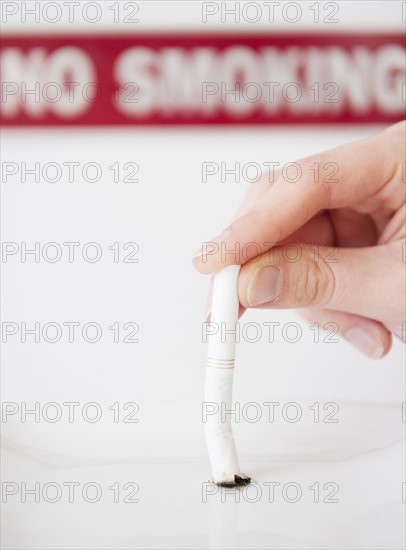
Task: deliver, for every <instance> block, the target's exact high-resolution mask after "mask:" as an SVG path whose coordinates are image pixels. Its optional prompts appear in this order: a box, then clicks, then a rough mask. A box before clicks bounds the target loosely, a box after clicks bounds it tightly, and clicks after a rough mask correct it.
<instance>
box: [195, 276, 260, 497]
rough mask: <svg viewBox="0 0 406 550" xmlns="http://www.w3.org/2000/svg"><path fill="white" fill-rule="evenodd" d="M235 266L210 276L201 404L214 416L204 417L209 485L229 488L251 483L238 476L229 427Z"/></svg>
mask: <svg viewBox="0 0 406 550" xmlns="http://www.w3.org/2000/svg"><path fill="white" fill-rule="evenodd" d="M239 272H240V266H239V265H231V266H228V267H225V268H224V269H222V270H221V271H219V272H218V273H216V275H215V276H214V282H213V299H212V308H211V315H210V324H209V325H210V326H209V327H208V328H209V331H208V344H209V346H208V357H207V369H206V387H205V403H206V407H207V406H208V405H213V410H215V411H217V412H216V414H210V415H207V418H206V422H205V435H206V442H207V447H208V451H209V457H210V462H211V467H212V472H213V481H214V482H215V483H217V484H219V485H223V486H227V487H233V486H235V485H245V484H248V483H249V482H250V481H251V480H250V478H249V477H248V476H246V475H245V474H243V473H241V470H240V465H239V463H238V457H237V450H236V447H235V443H234V436H233V431H232V427H231V419H230V416H231V415H230V414H225V415H224V414H221V411H222V410H223V411H229V410H230V409H231V408H232V394H233V375H234V360H235V345H236V332H234V334H233V331H236V328H237V322H238V309H239V300H238V292H237V282H238V274H239Z"/></svg>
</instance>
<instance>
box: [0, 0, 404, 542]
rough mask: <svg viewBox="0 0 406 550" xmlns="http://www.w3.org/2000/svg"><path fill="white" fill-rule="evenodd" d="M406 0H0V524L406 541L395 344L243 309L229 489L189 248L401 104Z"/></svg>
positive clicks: (90, 535) (24, 531) (26, 531)
mask: <svg viewBox="0 0 406 550" xmlns="http://www.w3.org/2000/svg"><path fill="white" fill-rule="evenodd" d="M404 8H405V3H404V2H400V1H395V2H392V1H387V2H370V1H362V2H353V1H345V2H300V3H299V2H198V1H196V2H195V1H192V2H185V1H180V2H173V1H168V2H156V1H150V2H110V1H99V2H82V1H80V2H79V1H77V2H70V1H67V2H46V1H41V2H3V3H2V31H3V37H2V45H1V67H2V102H1V113H2V128H1V133H2V139H1V153H2V181H1V193H2V212H1V213H2V217H1V233H2V264H1V267H2V280H3V292H2V370H1V377H2V422H1V430H2V479H3V481H2V510H3V513H2V521H3V525H2V538H3V541H2V543H3V547H4V548H10V549H11V548H13V549H22V548H24V549H28V548H32V549H34V548H36V549H38V548H41V549H45V548H64V549H65V548H66V549H68V548H69V549H70V548H78V549H79V548H80V549H83V548H89V549H90V548H92V549H96V548H97V549H99V548H109V549H110V548H111V549H113V548H290V549H293V548H295V549H299V548H300V549H302V548H309V549H310V548H340V549H341V548H348V549H350V548H351V549H358V548H369V549H371V548H374V549H375V548H376V549H378V548H379V549H381V548H388V549H389V548H390V549H395V548H396V549H397V548H403V547H404V542H405V540H404V533H405V523H404V505H405V500H406V499H405V493H406V492H405V471H404V432H405V410H404V405H403V404H404V402H405V378H404V348H403V344H402V343H401V342H400V341H395V342H394V345H393V349H392V350H391V352H390V353H389V355H388V356H387V357H386V358H385V359H383V360H380V361H373V360H369V359H368V358H365V357H364V356H362V355H361V354H360V353H359V352H358V351H356V350H355V349H354V348H352V347H350V346H349V345H348V344H347V343H346V342H344V341H342V340H341V339H340V338H339V334H338V335H336V334H331V331H327V332H325V331H323V330H322V329H323V327H319V328H320V330H318V328H317V327H313V328H310V327H309V325H308V324H307V323H306V322H304V321H303V320H302V319H301V318H300V317H299V316H298V315H297V314H296V313H294V312H291V311H272V312H266V311H248V312H247V313H246V314H245V315H244V317H243V319H242V324H243V326H245V327H246V332H245V333H244V334H245V337H243V338H242V340H241V342H240V343H239V345H238V357H237V369H236V375H235V393H234V398H235V401H236V411H235V415H234V416H235V420H236V425H235V435H236V440H237V445H238V448H239V452H240V455H241V462H242V466H243V469H244V471H246V472H247V473H248V474H250V475H252V477H253V479H254V484H253V486H252V487H251V489H246V490H245V492H241V493H238V494H234V493H233V494H231V495H230V494H225V493H224V492H222V491H220V490H218V489H217V488H216V487H215V486H213V485H211V484H210V475H211V474H210V466H209V462H208V457H207V452H206V448H205V442H204V437H203V423H202V400H203V385H204V374H205V354H206V343H205V341H204V332H203V328H202V321H203V315H204V308H205V301H206V295H207V290H208V286H209V280H208V278H207V277H204V276H202V275H199V274H198V273H196V272H195V271H194V270H193V268H192V266H191V257H192V256H193V254H194V252H195V250H196V249H197V248H198V247H199V246H200V245H201V243H202V241H206V240H209V239H210V238H211V237H212V236H213V235H216V234H218V233H219V232H220V231H221V230H222V229H223V228H224V227H225V225H226V224H227V223H228V222H229V220H230V218H231V217H232V215H233V212H234V211H235V210H236V208H237V206H238V205H239V203H240V201H241V199H242V197H243V195H244V192H245V190H246V188H247V185H249V183H250V181H253V180H254V179H255V177H256V176H257V175H258V174H259V173H260V172H261V171H265V170H266V169H267V168H266V167H267V166H269V163H275V164H274V165H275V166H276V165H277V166H279V167H283V166H285V165H286V163H288V162H291V161H294V160H295V159H297V158H300V157H303V156H306V155H309V154H312V153H315V152H317V151H320V150H324V149H327V148H330V147H335V146H337V145H340V144H342V143H346V142H349V141H352V140H356V139H360V138H363V137H367V136H370V135H373V134H375V133H377V132H379V131H381V130H382V129H383V128H385V127H386V126H388V125H389V124H390V123H392V122H396V121H398V120H401V119H403V118H404V115H405V55H404V50H405V21H406V19H405V9H404ZM266 82H273V83H276V84H275V86H273V87H272V86H271V85H265V84H264V83H266ZM292 83H293V84H292ZM271 89H272V90H273V91H274V92H275V95H274V96H272V99H271V98H270V95H269V93H270V90H271ZM230 90H234V91H235V93H234V94H232V93H228V92H229V91H230ZM402 94H403V95H402ZM332 160H334V159H332ZM276 163H279V164H276ZM270 321H271V322H275V323H278V324H275V329H274V334H273V337H271V335H270V334H269V330H268V328H267V325H265V324H264V323H269V322H270ZM248 324H250V325H249V326H250V327H251V328H249V326H248ZM327 328H329V327H327ZM249 331H251V332H249ZM270 403H273V405H270ZM30 411H31V412H30ZM270 484H271V485H270ZM272 484H274V485H272ZM270 487H274V488H275V491H274V493H273V494H271V492H270ZM136 501H137V502H136Z"/></svg>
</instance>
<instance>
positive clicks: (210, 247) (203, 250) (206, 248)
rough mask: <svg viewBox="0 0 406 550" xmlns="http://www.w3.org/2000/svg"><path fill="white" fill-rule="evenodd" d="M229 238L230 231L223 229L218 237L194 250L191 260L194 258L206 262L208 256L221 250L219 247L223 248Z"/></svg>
mask: <svg viewBox="0 0 406 550" xmlns="http://www.w3.org/2000/svg"><path fill="white" fill-rule="evenodd" d="M229 236H230V229H228V228H227V229H225V230H224V231H223V232H222V233H220V235H217V237H214V239H211V240H210V241H205V242H204V243H203V244H202V246H201V247H200V248H199V249H198V250H196V252H195V254H194V256H193V258H192V259H193V260H194V259H195V258H201V259H202V261H204V262H205V261H206V260H207V257H208V256H212V255H213V254H216V253H217V252H219V251H220V250H221V248H220V247H221V246H224V245H223V243H224V241H225V240H226V239H227V238H228V237H229Z"/></svg>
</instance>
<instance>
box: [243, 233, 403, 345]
mask: <svg viewBox="0 0 406 550" xmlns="http://www.w3.org/2000/svg"><path fill="white" fill-rule="evenodd" d="M403 285H404V263H403V262H402V243H400V242H399V243H391V244H390V245H385V246H374V247H368V248H337V247H329V246H320V245H308V244H302V243H289V244H286V245H282V246H277V247H274V248H273V249H271V250H269V251H267V252H266V253H264V254H262V255H261V256H258V257H257V258H254V259H253V260H251V261H250V262H248V263H246V264H245V265H244V266H243V267H242V269H241V273H240V277H239V283H238V292H239V299H240V303H241V304H242V305H243V306H245V307H262V308H270V307H276V308H303V307H312V308H328V309H335V310H339V311H346V312H350V313H355V314H357V315H362V316H364V317H368V318H372V319H376V320H379V321H381V322H383V324H385V325H386V326H388V328H389V330H391V331H392V332H394V333H395V334H397V335H398V336H399V337H401V336H400V335H401V331H402V322H403V320H404V311H403V309H404V306H403V305H402V304H403V300H402V298H401V296H400V295H399V294H400V292H401V290H400V289H402V288H403Z"/></svg>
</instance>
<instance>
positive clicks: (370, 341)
mask: <svg viewBox="0 0 406 550" xmlns="http://www.w3.org/2000/svg"><path fill="white" fill-rule="evenodd" d="M344 336H345V337H346V338H347V340H348V341H349V342H351V344H353V345H354V346H355V347H356V348H358V349H359V350H360V351H362V353H365V354H366V355H368V356H369V357H373V358H375V359H378V358H379V357H382V355H383V352H384V348H383V345H382V344H381V343H380V342H379V341H377V340H376V338H375V337H374V336H372V334H371V333H370V332H368V331H367V330H365V329H363V328H360V327H354V328H351V329H350V330H348V331H347V332H346V333H345V335H344Z"/></svg>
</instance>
